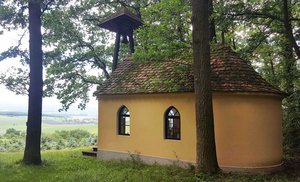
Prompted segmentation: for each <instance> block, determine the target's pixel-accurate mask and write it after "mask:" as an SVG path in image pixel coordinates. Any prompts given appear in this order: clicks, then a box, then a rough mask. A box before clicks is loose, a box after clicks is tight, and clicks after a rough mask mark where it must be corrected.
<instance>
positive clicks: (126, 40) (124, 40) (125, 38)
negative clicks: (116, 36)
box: [121, 35, 128, 44]
mask: <svg viewBox="0 0 300 182" xmlns="http://www.w3.org/2000/svg"><path fill="white" fill-rule="evenodd" d="M121 43H123V44H128V39H127V36H126V35H122V40H121Z"/></svg>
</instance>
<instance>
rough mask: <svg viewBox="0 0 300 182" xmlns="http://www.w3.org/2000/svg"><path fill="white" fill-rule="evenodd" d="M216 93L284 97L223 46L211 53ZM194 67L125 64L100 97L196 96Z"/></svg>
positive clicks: (165, 63) (164, 63)
mask: <svg viewBox="0 0 300 182" xmlns="http://www.w3.org/2000/svg"><path fill="white" fill-rule="evenodd" d="M211 69H212V74H211V78H212V81H211V83H212V89H213V91H214V92H261V93H273V94H280V95H281V94H284V93H283V92H281V91H280V90H279V89H278V88H276V87H274V86H272V85H271V84H269V83H268V82H267V81H266V80H264V79H263V78H262V77H261V76H260V75H259V74H258V73H257V72H256V71H255V70H254V69H253V68H252V66H251V65H250V63H248V62H246V61H245V60H243V59H241V58H240V57H239V56H238V55H237V54H236V53H235V52H233V51H232V50H231V48H229V47H227V46H220V47H219V48H216V49H214V50H213V51H212V53H211ZM193 91H194V79H193V72H192V66H191V64H187V63H183V62H179V61H157V62H155V61H151V62H150V61H149V62H133V61H131V60H125V61H123V62H122V63H120V64H119V65H118V68H117V69H116V70H115V71H114V72H113V73H112V75H111V77H110V78H109V79H108V80H106V81H105V83H104V84H103V85H102V86H101V87H100V90H98V91H97V92H96V94H97V95H112V94H135V93H173V92H193Z"/></svg>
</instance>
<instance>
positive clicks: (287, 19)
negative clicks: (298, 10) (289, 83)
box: [283, 0, 300, 60]
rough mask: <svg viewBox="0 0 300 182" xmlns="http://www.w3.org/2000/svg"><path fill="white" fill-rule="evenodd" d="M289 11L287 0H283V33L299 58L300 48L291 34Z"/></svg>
mask: <svg viewBox="0 0 300 182" xmlns="http://www.w3.org/2000/svg"><path fill="white" fill-rule="evenodd" d="M290 17H291V16H290V12H289V5H288V0H283V23H284V28H285V35H286V38H287V39H288V40H289V42H290V44H291V46H292V47H293V48H294V50H295V53H296V55H297V57H298V59H299V60H300V48H299V46H298V45H297V42H296V40H295V37H294V35H293V28H292V25H291V22H290Z"/></svg>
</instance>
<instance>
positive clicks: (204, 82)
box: [192, 0, 219, 173]
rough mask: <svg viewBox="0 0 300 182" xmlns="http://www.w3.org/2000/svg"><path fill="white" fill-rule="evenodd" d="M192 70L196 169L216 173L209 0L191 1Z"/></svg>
mask: <svg viewBox="0 0 300 182" xmlns="http://www.w3.org/2000/svg"><path fill="white" fill-rule="evenodd" d="M192 25H193V59H194V63H193V71H194V85H195V86H194V87H195V103H196V108H195V109H196V137H197V143H196V163H197V166H196V169H197V172H200V171H203V172H206V173H216V172H217V171H218V169H219V168H218V162H217V157H216V146H215V135H214V119H213V108H212V89H211V81H210V80H211V78H210V75H211V68H210V45H209V38H210V36H209V13H208V0H192Z"/></svg>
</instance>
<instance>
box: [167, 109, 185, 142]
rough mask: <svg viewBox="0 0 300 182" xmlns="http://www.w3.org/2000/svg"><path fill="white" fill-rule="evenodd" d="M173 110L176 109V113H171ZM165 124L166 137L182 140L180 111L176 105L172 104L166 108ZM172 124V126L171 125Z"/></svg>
mask: <svg viewBox="0 0 300 182" xmlns="http://www.w3.org/2000/svg"><path fill="white" fill-rule="evenodd" d="M171 111H173V112H174V111H175V112H174V114H172V113H170V112H171ZM171 121H172V123H171ZM175 122H176V124H175ZM164 124H165V139H171V140H180V138H181V123H180V113H179V111H178V109H176V108H175V107H174V106H171V107H169V108H168V109H167V110H166V112H165V116H164ZM171 125H172V128H171V127H170V126H171ZM175 125H176V127H175Z"/></svg>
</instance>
